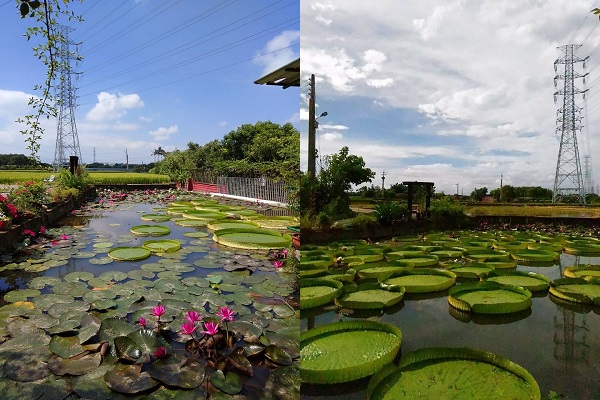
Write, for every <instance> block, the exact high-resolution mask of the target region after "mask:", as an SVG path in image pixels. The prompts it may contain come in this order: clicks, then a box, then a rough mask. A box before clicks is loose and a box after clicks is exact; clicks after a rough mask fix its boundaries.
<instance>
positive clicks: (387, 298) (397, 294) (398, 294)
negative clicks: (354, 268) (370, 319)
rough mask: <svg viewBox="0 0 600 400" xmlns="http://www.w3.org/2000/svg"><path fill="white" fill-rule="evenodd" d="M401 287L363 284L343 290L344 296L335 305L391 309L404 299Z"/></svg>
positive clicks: (403, 290)
mask: <svg viewBox="0 0 600 400" xmlns="http://www.w3.org/2000/svg"><path fill="white" fill-rule="evenodd" d="M405 290H406V289H405V288H404V287H403V286H387V287H386V286H385V285H380V284H377V283H373V284H371V283H365V284H362V285H360V286H357V287H355V288H352V289H351V288H350V287H349V288H344V294H343V295H342V296H341V297H339V298H337V299H335V303H336V304H337V305H338V306H340V307H344V308H352V309H375V308H384V307H391V306H393V305H394V304H398V303H399V302H401V301H402V299H403V298H404V292H405Z"/></svg>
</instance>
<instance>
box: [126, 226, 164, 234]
mask: <svg viewBox="0 0 600 400" xmlns="http://www.w3.org/2000/svg"><path fill="white" fill-rule="evenodd" d="M131 233H133V234H134V235H138V236H164V235H168V234H169V233H171V228H169V227H168V226H165V225H137V226H134V227H132V228H131Z"/></svg>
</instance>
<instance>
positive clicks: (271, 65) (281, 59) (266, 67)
mask: <svg viewBox="0 0 600 400" xmlns="http://www.w3.org/2000/svg"><path fill="white" fill-rule="evenodd" d="M299 41H300V31H299V30H288V31H283V32H281V33H280V34H279V35H277V36H275V37H274V38H273V39H271V40H269V42H267V44H266V46H265V48H264V49H262V50H261V51H260V54H266V55H265V56H263V57H259V58H257V59H256V62H257V63H259V64H260V65H262V66H263V74H268V73H269V72H272V71H274V70H276V69H278V68H280V67H282V66H283V65H285V64H287V63H289V62H291V61H293V60H295V59H296V58H298V53H297V51H296V50H294V49H293V48H286V47H289V46H291V45H293V44H294V43H298V42H299ZM279 49H284V50H279ZM275 51H276V52H275ZM272 52H275V53H272ZM267 53H272V54H267Z"/></svg>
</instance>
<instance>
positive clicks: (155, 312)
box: [150, 304, 165, 318]
mask: <svg viewBox="0 0 600 400" xmlns="http://www.w3.org/2000/svg"><path fill="white" fill-rule="evenodd" d="M150 311H152V315H154V316H155V317H158V318H160V317H161V315H163V314H164V313H165V306H163V305H160V304H159V305H157V306H156V307H152V308H151V309H150Z"/></svg>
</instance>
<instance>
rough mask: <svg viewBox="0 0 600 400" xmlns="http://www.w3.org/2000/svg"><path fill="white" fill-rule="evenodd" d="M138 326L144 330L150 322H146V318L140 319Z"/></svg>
mask: <svg viewBox="0 0 600 400" xmlns="http://www.w3.org/2000/svg"><path fill="white" fill-rule="evenodd" d="M137 324H138V325H139V326H141V327H142V328H144V329H146V325H147V324H148V322H147V321H146V318H144V317H140V319H139V320H138V322H137Z"/></svg>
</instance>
